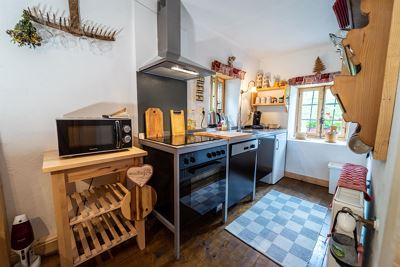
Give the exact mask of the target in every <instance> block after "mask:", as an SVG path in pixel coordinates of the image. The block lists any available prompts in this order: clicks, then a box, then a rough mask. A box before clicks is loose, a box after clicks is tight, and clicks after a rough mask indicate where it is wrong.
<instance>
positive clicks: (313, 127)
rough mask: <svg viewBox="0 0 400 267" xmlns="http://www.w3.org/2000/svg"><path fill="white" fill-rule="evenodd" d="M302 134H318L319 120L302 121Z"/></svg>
mask: <svg viewBox="0 0 400 267" xmlns="http://www.w3.org/2000/svg"><path fill="white" fill-rule="evenodd" d="M300 128H301V132H307V133H311V134H316V133H317V120H301V126H300Z"/></svg>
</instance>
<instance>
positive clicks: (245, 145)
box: [231, 139, 258, 157]
mask: <svg viewBox="0 0 400 267" xmlns="http://www.w3.org/2000/svg"><path fill="white" fill-rule="evenodd" d="M257 148H258V141H257V139H254V140H250V141H245V142H242V143H237V144H233V145H232V147H231V157H233V156H235V155H238V154H242V153H246V152H248V151H252V150H256V149H257Z"/></svg>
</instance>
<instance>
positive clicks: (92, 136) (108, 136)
mask: <svg viewBox="0 0 400 267" xmlns="http://www.w3.org/2000/svg"><path fill="white" fill-rule="evenodd" d="M57 133H58V146H59V153H60V156H68V155H76V154H85V153H96V152H100V151H108V150H115V149H118V148H119V146H120V145H121V137H120V136H121V126H120V122H119V121H117V120H68V119H61V120H57Z"/></svg>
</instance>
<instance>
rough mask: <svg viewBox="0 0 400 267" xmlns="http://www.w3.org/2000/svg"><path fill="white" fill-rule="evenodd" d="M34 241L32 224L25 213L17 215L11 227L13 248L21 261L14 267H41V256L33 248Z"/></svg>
mask: <svg viewBox="0 0 400 267" xmlns="http://www.w3.org/2000/svg"><path fill="white" fill-rule="evenodd" d="M33 241H34V236H33V229H32V225H31V223H30V222H29V219H28V217H27V216H26V215H25V214H22V215H18V216H15V218H14V222H13V225H12V227H11V249H12V250H13V251H14V252H15V253H17V254H18V255H19V259H20V261H19V262H18V263H17V264H15V265H14V267H39V266H40V263H41V259H40V256H38V255H35V253H34V252H33V248H32V243H33Z"/></svg>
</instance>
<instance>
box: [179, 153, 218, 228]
mask: <svg viewBox="0 0 400 267" xmlns="http://www.w3.org/2000/svg"><path fill="white" fill-rule="evenodd" d="M225 178H226V158H220V159H216V160H213V161H208V162H205V163H203V164H199V165H195V166H192V167H189V168H186V169H183V170H181V171H180V204H181V205H180V206H181V219H182V223H185V222H187V221H189V220H191V219H194V218H196V217H198V216H200V215H204V214H206V213H208V212H210V211H212V210H214V211H216V210H217V208H219V207H220V206H221V204H223V203H224V202H225V194H226V179H225Z"/></svg>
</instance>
